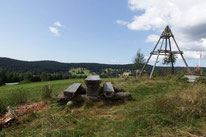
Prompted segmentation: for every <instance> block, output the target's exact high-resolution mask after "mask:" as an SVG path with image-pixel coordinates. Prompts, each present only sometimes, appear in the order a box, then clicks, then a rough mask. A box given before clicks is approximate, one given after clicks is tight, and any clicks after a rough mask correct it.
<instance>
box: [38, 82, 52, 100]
mask: <svg viewBox="0 0 206 137" xmlns="http://www.w3.org/2000/svg"><path fill="white" fill-rule="evenodd" d="M50 98H52V88H50V86H49V85H45V86H44V87H43V88H42V92H41V99H42V100H48V99H50Z"/></svg>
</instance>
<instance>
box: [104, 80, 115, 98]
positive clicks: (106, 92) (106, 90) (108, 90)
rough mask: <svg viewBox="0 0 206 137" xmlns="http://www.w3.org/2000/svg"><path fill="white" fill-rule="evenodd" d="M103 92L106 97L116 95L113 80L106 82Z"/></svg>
mask: <svg viewBox="0 0 206 137" xmlns="http://www.w3.org/2000/svg"><path fill="white" fill-rule="evenodd" d="M103 93H104V96H105V97H106V98H111V97H113V96H114V93H115V92H114V88H113V86H112V83H111V82H105V83H104V85H103Z"/></svg>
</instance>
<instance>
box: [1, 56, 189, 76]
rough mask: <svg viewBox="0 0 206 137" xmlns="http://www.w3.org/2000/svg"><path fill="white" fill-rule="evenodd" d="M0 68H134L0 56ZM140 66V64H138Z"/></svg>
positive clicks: (36, 70) (53, 70) (63, 70)
mask: <svg viewBox="0 0 206 137" xmlns="http://www.w3.org/2000/svg"><path fill="white" fill-rule="evenodd" d="M0 68H3V69H5V70H6V71H10V72H28V71H30V72H33V73H34V74H40V73H42V72H47V73H66V72H68V71H69V70H70V69H71V68H86V69H88V70H90V71H91V72H95V73H97V74H98V72H101V71H102V70H104V69H108V68H110V69H123V70H130V71H131V70H134V66H133V64H125V65H116V64H115V65H111V64H99V63H61V62H57V61H48V60H45V61H22V60H16V59H11V58H5V57H0ZM140 68H142V66H140ZM151 68H152V66H151V65H147V67H146V71H147V72H150V70H151ZM175 69H176V71H180V70H183V69H185V67H176V68H175ZM156 70H159V71H160V72H164V71H168V70H169V67H157V68H156Z"/></svg>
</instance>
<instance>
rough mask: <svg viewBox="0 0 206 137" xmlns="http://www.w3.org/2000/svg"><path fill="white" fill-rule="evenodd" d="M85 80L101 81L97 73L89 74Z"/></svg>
mask: <svg viewBox="0 0 206 137" xmlns="http://www.w3.org/2000/svg"><path fill="white" fill-rule="evenodd" d="M85 81H101V79H100V77H99V75H90V76H88V77H87V78H86V79H85Z"/></svg>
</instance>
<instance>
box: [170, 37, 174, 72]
mask: <svg viewBox="0 0 206 137" xmlns="http://www.w3.org/2000/svg"><path fill="white" fill-rule="evenodd" d="M169 47H170V54H171V57H170V60H171V63H172V74H174V73H175V69H174V62H173V61H172V56H173V54H172V46H171V41H170V38H169Z"/></svg>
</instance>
